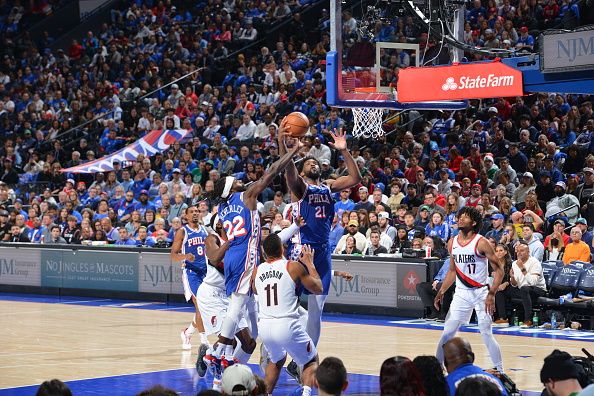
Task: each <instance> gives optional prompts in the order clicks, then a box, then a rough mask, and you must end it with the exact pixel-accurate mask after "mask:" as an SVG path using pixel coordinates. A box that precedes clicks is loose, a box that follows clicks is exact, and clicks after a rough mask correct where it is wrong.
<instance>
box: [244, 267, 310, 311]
mask: <svg viewBox="0 0 594 396" xmlns="http://www.w3.org/2000/svg"><path fill="white" fill-rule="evenodd" d="M288 265H289V262H288V261H287V260H286V259H279V260H276V261H273V262H265V263H262V264H260V266H259V267H258V272H257V273H256V279H254V286H255V288H256V293H257V294H258V309H259V312H258V316H259V318H260V319H280V318H293V319H297V318H299V312H298V308H299V299H298V298H297V293H296V284H295V281H293V278H291V274H289V270H288V269H287V267H288Z"/></svg>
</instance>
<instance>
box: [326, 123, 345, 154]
mask: <svg viewBox="0 0 594 396" xmlns="http://www.w3.org/2000/svg"><path fill="white" fill-rule="evenodd" d="M330 135H331V136H332V139H334V143H332V142H328V144H329V145H330V147H332V148H333V149H336V150H346V149H347V141H346V132H345V131H344V129H342V128H338V129H334V132H330Z"/></svg>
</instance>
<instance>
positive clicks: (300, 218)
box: [295, 216, 307, 228]
mask: <svg viewBox="0 0 594 396" xmlns="http://www.w3.org/2000/svg"><path fill="white" fill-rule="evenodd" d="M295 224H297V227H299V228H301V227H303V226H304V225H307V223H306V222H305V219H304V218H303V216H298V217H297V218H296V219H295Z"/></svg>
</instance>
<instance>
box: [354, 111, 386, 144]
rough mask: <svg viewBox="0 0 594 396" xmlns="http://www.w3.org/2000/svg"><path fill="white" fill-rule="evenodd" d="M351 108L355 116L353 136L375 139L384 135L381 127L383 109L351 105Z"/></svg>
mask: <svg viewBox="0 0 594 396" xmlns="http://www.w3.org/2000/svg"><path fill="white" fill-rule="evenodd" d="M351 110H352V111H353V117H354V118H355V127H354V128H353V136H354V137H356V138H360V137H364V138H372V139H377V138H378V137H380V136H383V135H384V129H383V128H382V124H383V118H384V109H376V108H370V107H353V108H352V109H351Z"/></svg>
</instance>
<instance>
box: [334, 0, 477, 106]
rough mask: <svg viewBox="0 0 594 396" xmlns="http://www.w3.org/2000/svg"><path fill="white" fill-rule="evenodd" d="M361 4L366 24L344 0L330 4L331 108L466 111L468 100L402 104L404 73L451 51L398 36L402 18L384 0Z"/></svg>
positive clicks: (362, 17) (361, 12)
mask: <svg viewBox="0 0 594 396" xmlns="http://www.w3.org/2000/svg"><path fill="white" fill-rule="evenodd" d="M360 4H361V9H359V8H357V9H356V10H355V11H359V12H360V14H361V15H360V16H359V18H361V19H363V22H361V20H357V19H356V18H353V17H352V11H351V10H345V12H344V13H343V10H342V1H341V0H330V40H331V42H330V45H331V51H330V52H329V53H328V54H327V56H326V81H327V86H326V92H327V101H328V104H330V105H332V106H337V107H347V108H353V107H369V108H384V109H391V110H409V109H418V110H460V109H464V108H466V106H467V102H466V101H440V102H417V103H400V102H398V92H397V88H396V81H397V78H398V70H399V69H401V68H404V67H408V66H421V62H422V61H425V62H426V61H427V60H428V59H429V58H430V57H435V59H438V58H440V57H443V56H444V55H445V56H448V57H449V53H448V52H447V50H445V49H444V50H443V51H442V49H443V48H440V49H439V50H438V51H436V50H437V49H436V48H432V49H431V50H429V51H428V49H427V47H425V46H424V45H419V44H418V43H411V42H408V41H407V39H406V38H405V37H403V36H401V35H400V36H399V35H397V34H394V32H395V30H396V27H397V22H396V21H397V19H398V18H397V15H391V12H392V10H393V7H391V6H389V4H391V3H388V2H382V1H379V2H377V3H374V4H373V5H371V6H366V5H365V4H366V3H365V1H364V0H362V2H361V3H360ZM370 4H371V3H370ZM357 7H358V6H357ZM422 47H423V48H422ZM429 60H430V59H429Z"/></svg>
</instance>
